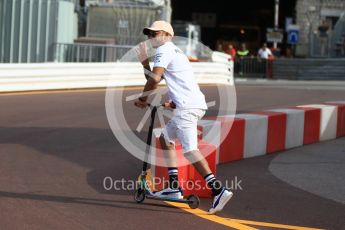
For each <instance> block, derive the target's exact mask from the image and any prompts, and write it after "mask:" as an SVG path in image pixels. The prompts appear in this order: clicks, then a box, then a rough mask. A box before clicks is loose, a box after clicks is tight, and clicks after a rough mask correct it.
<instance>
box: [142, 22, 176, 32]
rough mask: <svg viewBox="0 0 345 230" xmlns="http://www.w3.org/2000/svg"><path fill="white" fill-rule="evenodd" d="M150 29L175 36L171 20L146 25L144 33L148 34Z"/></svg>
mask: <svg viewBox="0 0 345 230" xmlns="http://www.w3.org/2000/svg"><path fill="white" fill-rule="evenodd" d="M150 31H164V32H167V33H169V34H170V35H171V36H174V30H173V28H172V26H171V24H170V23H169V22H166V21H155V22H153V23H152V25H151V26H150V27H145V28H144V30H143V33H144V34H145V35H148V34H149V32H150Z"/></svg>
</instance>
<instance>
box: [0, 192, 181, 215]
mask: <svg viewBox="0 0 345 230" xmlns="http://www.w3.org/2000/svg"><path fill="white" fill-rule="evenodd" d="M0 197H2V198H13V199H24V200H33V201H50V202H58V203H66V204H82V205H85V204H86V205H95V206H102V207H112V208H122V209H126V210H128V209H134V210H141V211H153V212H161V211H162V209H153V208H152V209H151V208H147V207H149V206H151V207H160V208H164V212H170V213H179V214H188V213H185V212H183V211H181V210H177V209H176V208H175V207H173V206H169V205H163V204H155V203H145V205H141V204H137V203H135V202H131V201H124V200H113V199H95V198H86V197H71V196H56V195H47V194H34V193H17V192H6V191H0ZM121 204H123V205H121ZM128 205H132V206H128ZM174 210H175V211H174Z"/></svg>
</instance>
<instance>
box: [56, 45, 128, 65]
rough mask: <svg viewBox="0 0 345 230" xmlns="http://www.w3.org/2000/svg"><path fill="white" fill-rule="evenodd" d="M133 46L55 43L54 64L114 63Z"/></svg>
mask: <svg viewBox="0 0 345 230" xmlns="http://www.w3.org/2000/svg"><path fill="white" fill-rule="evenodd" d="M133 47H134V46H129V45H99V44H89V43H85V44H84V43H73V44H71V43H55V58H54V60H55V62H116V61H118V60H119V59H121V57H123V55H124V54H126V53H127V52H128V51H129V50H130V49H132V48H133Z"/></svg>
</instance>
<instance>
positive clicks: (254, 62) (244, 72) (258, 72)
mask: <svg viewBox="0 0 345 230" xmlns="http://www.w3.org/2000/svg"><path fill="white" fill-rule="evenodd" d="M272 63H273V60H272V59H261V58H256V57H243V58H236V60H235V72H234V73H235V77H248V78H251V77H252V78H272Z"/></svg>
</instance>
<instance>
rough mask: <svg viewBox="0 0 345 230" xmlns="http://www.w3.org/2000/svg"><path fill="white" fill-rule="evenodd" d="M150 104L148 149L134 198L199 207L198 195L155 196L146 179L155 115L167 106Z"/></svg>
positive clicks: (139, 201) (137, 200)
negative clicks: (178, 196)
mask: <svg viewBox="0 0 345 230" xmlns="http://www.w3.org/2000/svg"><path fill="white" fill-rule="evenodd" d="M149 106H150V108H151V109H152V111H151V122H150V126H149V132H148V135H147V141H146V144H147V145H146V151H145V160H144V162H143V170H142V173H141V175H140V179H139V186H138V189H137V190H136V192H135V194H134V200H135V201H136V202H137V203H142V202H143V201H144V200H145V198H147V199H153V200H162V201H170V202H178V203H185V204H188V206H189V207H190V208H191V209H196V208H198V207H199V204H200V199H199V197H198V196H196V195H190V196H188V197H187V198H184V199H173V198H160V197H156V196H154V192H153V191H151V189H150V187H149V186H148V184H147V181H146V175H147V169H148V163H147V161H148V157H149V152H150V146H151V140H152V132H153V127H154V121H155V116H156V112H157V109H158V108H159V107H165V104H161V105H157V106H152V105H150V104H149Z"/></svg>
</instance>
